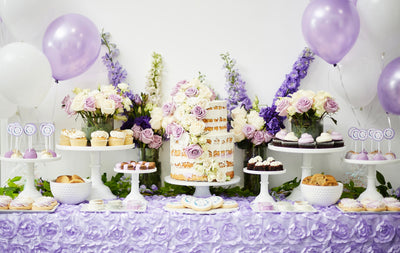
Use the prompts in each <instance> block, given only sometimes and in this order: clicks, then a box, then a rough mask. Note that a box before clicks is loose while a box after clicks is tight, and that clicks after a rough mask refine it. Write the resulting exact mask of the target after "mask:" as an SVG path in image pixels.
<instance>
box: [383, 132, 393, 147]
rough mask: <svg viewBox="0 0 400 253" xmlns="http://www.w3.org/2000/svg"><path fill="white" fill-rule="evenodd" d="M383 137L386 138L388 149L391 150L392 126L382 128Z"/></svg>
mask: <svg viewBox="0 0 400 253" xmlns="http://www.w3.org/2000/svg"><path fill="white" fill-rule="evenodd" d="M383 137H384V138H385V139H386V140H388V151H391V150H392V139H393V138H394V130H393V128H386V129H385V130H383Z"/></svg>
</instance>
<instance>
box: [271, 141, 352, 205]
mask: <svg viewBox="0 0 400 253" xmlns="http://www.w3.org/2000/svg"><path fill="white" fill-rule="evenodd" d="M268 148H269V149H270V150H273V151H278V152H286V153H294V154H302V156H303V162H302V165H301V180H303V178H305V177H308V176H311V169H312V157H313V155H317V154H331V153H338V152H343V151H345V150H346V148H345V147H338V148H286V147H279V146H274V145H272V144H269V145H268ZM288 199H289V200H292V201H301V200H304V199H303V196H302V194H301V189H300V187H296V188H294V189H293V191H292V193H291V194H290V195H289V197H288Z"/></svg>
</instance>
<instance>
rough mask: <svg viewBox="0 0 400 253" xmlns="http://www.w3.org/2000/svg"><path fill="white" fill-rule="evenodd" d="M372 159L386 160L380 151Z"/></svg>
mask: <svg viewBox="0 0 400 253" xmlns="http://www.w3.org/2000/svg"><path fill="white" fill-rule="evenodd" d="M372 159H373V160H387V159H386V157H385V156H383V155H382V153H381V152H378V153H377V154H376V155H374V156H373V158H372Z"/></svg>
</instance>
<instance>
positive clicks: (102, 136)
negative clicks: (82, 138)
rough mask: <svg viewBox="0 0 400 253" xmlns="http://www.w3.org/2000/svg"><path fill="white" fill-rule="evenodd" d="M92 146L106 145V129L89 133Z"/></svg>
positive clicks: (107, 135)
mask: <svg viewBox="0 0 400 253" xmlns="http://www.w3.org/2000/svg"><path fill="white" fill-rule="evenodd" d="M90 137H91V140H90V144H91V145H92V147H102V146H107V142H108V137H109V134H108V133H107V132H106V131H102V130H98V131H94V132H92V133H91V134H90Z"/></svg>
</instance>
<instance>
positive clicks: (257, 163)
mask: <svg viewBox="0 0 400 253" xmlns="http://www.w3.org/2000/svg"><path fill="white" fill-rule="evenodd" d="M255 166H263V162H256V165H255Z"/></svg>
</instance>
